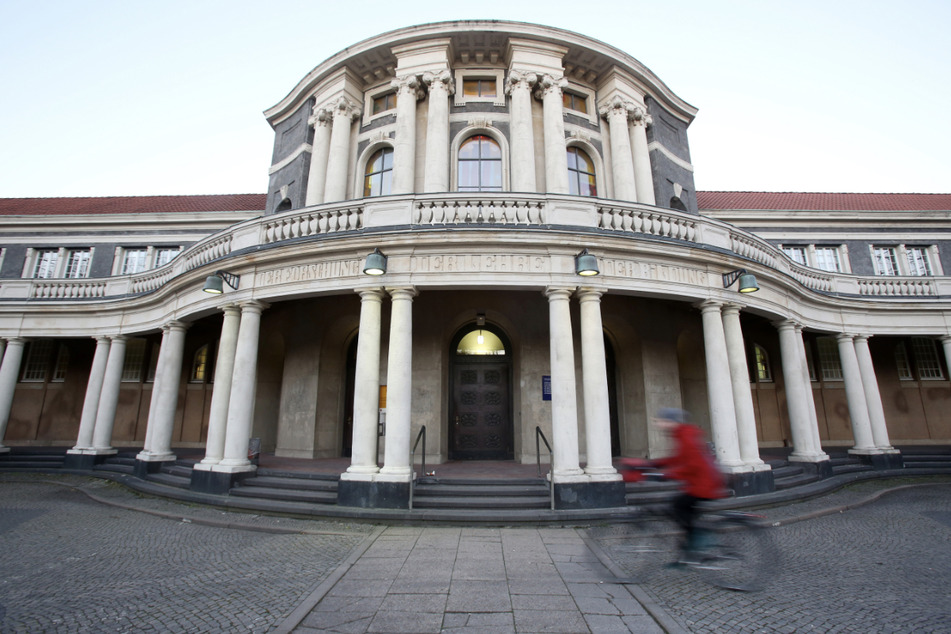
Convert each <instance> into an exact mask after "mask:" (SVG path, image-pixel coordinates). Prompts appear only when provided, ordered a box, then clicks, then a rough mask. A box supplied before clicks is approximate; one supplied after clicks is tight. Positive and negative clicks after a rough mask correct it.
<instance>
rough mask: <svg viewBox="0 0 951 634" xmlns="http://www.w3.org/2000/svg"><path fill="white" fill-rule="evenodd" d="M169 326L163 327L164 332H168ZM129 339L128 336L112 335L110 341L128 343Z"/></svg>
mask: <svg viewBox="0 0 951 634" xmlns="http://www.w3.org/2000/svg"><path fill="white" fill-rule="evenodd" d="M167 329H168V326H163V327H162V330H167ZM128 340H129V338H128V337H127V336H126V335H111V336H110V337H109V341H128Z"/></svg>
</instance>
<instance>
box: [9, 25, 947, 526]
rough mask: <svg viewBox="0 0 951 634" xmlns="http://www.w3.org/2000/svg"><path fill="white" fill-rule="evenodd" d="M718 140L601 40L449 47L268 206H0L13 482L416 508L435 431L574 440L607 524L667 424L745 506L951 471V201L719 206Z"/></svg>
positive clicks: (467, 36) (338, 58)
mask: <svg viewBox="0 0 951 634" xmlns="http://www.w3.org/2000/svg"><path fill="white" fill-rule="evenodd" d="M696 115H697V109H696V108H695V107H694V106H692V105H690V104H689V103H687V102H686V101H684V100H683V99H682V98H680V97H679V96H678V95H677V94H675V93H674V92H673V91H672V90H671V88H669V87H668V86H667V85H666V84H664V82H663V81H662V80H661V79H660V78H659V77H657V76H655V75H654V73H652V72H651V71H650V69H648V68H646V67H645V66H643V65H642V64H641V63H640V62H638V61H637V60H636V59H634V58H633V57H631V56H630V55H629V54H627V53H625V52H623V51H620V50H618V49H616V48H614V47H612V46H610V45H609V44H605V43H602V42H599V41H597V40H593V39H590V38H588V37H585V36H583V35H579V34H576V33H572V32H568V31H563V30H559V29H554V28H549V27H542V26H536V25H532V24H523V23H516V22H500V21H465V22H446V23H438V24H427V25H422V26H416V27H410V28H405V29H400V30H397V31H393V32H390V33H385V34H382V35H379V36H377V37H374V38H371V39H368V40H365V41H363V42H359V43H357V44H354V45H353V46H351V47H349V48H347V49H346V50H344V51H341V52H340V53H338V54H336V55H334V56H333V57H331V58H330V59H328V60H326V61H324V62H322V63H321V64H320V65H318V66H317V67H316V68H314V69H313V70H312V71H311V72H310V73H308V74H307V75H306V76H305V77H304V78H302V79H301V80H300V82H299V83H298V84H297V85H296V86H294V87H293V88H292V89H291V91H290V92H289V93H288V94H287V95H286V96H285V97H284V98H283V99H281V100H280V101H279V102H278V103H277V104H276V105H274V106H273V107H271V108H270V109H268V110H267V111H266V112H265V116H266V118H267V121H268V122H269V123H270V125H271V126H272V128H273V129H274V133H275V140H274V152H273V156H272V160H271V167H270V170H269V182H268V187H267V192H266V194H246V195H226V196H143V197H126V198H30V199H3V200H0V247H2V252H0V338H2V348H3V352H2V363H0V452H2V451H10V449H11V448H22V447H33V446H60V447H68V452H67V464H69V465H71V466H73V467H76V468H89V467H91V466H93V465H95V464H97V463H98V462H101V461H103V460H105V459H107V458H108V457H109V456H112V455H114V454H115V453H116V452H118V451H129V450H133V449H134V450H135V451H137V452H138V453H137V454H136V460H135V465H136V467H135V469H136V473H137V474H141V475H143V476H144V475H146V474H149V473H152V472H154V471H156V470H157V469H159V468H160V467H161V466H162V465H164V464H167V463H169V462H171V461H174V460H175V459H176V451H182V450H185V449H188V450H196V449H200V450H201V451H202V453H203V459H201V460H200V462H198V463H197V464H195V465H194V469H193V471H192V475H191V486H192V488H193V489H195V490H198V491H206V492H226V491H228V490H229V489H230V488H231V487H232V486H233V485H234V484H235V483H236V482H239V481H240V480H241V479H242V478H245V477H248V476H250V475H251V474H253V473H254V472H255V470H256V466H255V464H253V462H252V461H251V460H250V459H249V443H250V439H252V438H254V439H260V443H261V449H262V451H264V452H266V453H273V454H274V455H276V456H279V457H287V458H302V459H308V460H314V461H315V462H318V461H321V460H326V459H340V458H346V459H347V465H348V466H347V467H346V470H345V471H344V472H343V473H342V474H341V475H340V481H339V488H338V500H337V503H338V504H339V505H344V506H354V507H391V508H405V507H406V506H407V504H408V500H409V496H410V487H411V482H412V480H413V477H414V469H413V464H412V460H413V458H411V452H412V451H413V450H414V449H415V460H416V461H419V460H420V459H421V458H422V455H421V454H422V452H423V449H422V447H421V446H417V445H415V441H416V439H417V438H418V437H420V431H421V430H423V429H425V438H426V444H425V450H424V451H425V459H426V462H427V463H428V464H435V465H437V466H438V465H439V464H441V463H445V462H447V461H465V460H478V461H490V462H491V461H498V463H499V464H502V463H504V462H506V461H514V462H517V463H534V462H535V461H536V459H537V450H536V447H537V446H539V445H538V443H539V442H541V443H542V446H543V445H544V443H545V442H547V443H548V444H549V445H550V447H551V454H550V456H551V457H550V461H551V476H550V477H551V481H552V482H553V483H554V489H555V499H556V505H557V506H558V508H598V507H610V506H617V505H622V504H623V503H624V486H623V482H621V478H620V475H619V474H618V472H617V471H616V469H615V467H614V460H615V458H617V457H619V456H630V457H639V456H656V455H658V454H660V453H662V452H663V451H664V450H665V449H666V447H665V446H664V445H665V441H664V439H663V438H661V437H660V436H659V435H658V433H657V432H656V431H655V430H654V429H653V428H652V426H651V424H650V420H651V416H652V414H653V412H655V411H656V410H657V409H658V408H660V407H683V408H685V409H687V410H689V411H690V412H692V413H693V415H694V417H695V420H696V421H697V422H698V423H699V424H700V425H701V426H703V427H704V428H705V429H706V430H707V433H708V435H709V437H710V439H711V440H712V441H713V442H714V444H715V451H716V455H717V458H718V461H719V463H720V465H721V467H722V468H723V470H724V471H726V472H727V473H728V474H730V477H731V481H732V483H733V486H734V489H735V490H736V491H737V493H738V494H743V493H755V492H761V491H768V490H770V488H771V487H772V486H773V476H772V473H771V469H770V466H769V464H768V463H767V461H765V460H763V457H762V453H763V451H764V450H782V449H785V451H786V453H787V454H788V459H789V460H790V461H792V462H794V463H798V464H800V465H802V466H804V467H805V468H806V469H808V470H811V471H813V472H816V473H819V474H823V473H827V472H828V470H829V455H828V453H827V450H828V449H829V448H841V450H842V451H848V453H850V454H851V455H852V456H854V457H858V458H860V459H861V460H863V461H864V462H866V463H868V464H870V465H873V466H875V467H877V468H892V467H895V466H901V464H902V460H903V457H902V452H901V451H900V450H899V449H896V447H900V446H914V445H947V444H949V443H951V407H949V405H951V375H949V370H948V359H949V355H951V278H949V277H948V276H946V275H945V270H944V269H945V267H951V215H949V214H951V194H848V193H825V194H809V193H757V192H698V191H696V189H695V186H694V169H695V166H694V165H693V163H692V162H691V158H690V152H689V144H688V129H689V126H690V124H691V122H692V121H693V119H694V117H695V116H696ZM697 168H698V169H703V166H702V165H701V166H697ZM262 180H263V175H262ZM206 291H214V292H206ZM542 457H543V459H544V460H546V461H547V460H548V459H549V453H548V451H547V450H543V456H542Z"/></svg>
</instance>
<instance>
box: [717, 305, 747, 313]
mask: <svg viewBox="0 0 951 634" xmlns="http://www.w3.org/2000/svg"><path fill="white" fill-rule="evenodd" d="M744 308H746V306H745V305H744V304H733V303H727V304H723V308H722V309H721V312H722V313H723V314H724V315H733V314H737V315H738V314H739V313H740V312H741V311H742V310H743V309H744Z"/></svg>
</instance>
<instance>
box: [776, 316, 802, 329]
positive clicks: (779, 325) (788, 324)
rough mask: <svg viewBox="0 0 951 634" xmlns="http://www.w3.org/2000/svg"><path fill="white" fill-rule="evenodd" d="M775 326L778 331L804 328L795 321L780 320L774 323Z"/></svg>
mask: <svg viewBox="0 0 951 634" xmlns="http://www.w3.org/2000/svg"><path fill="white" fill-rule="evenodd" d="M773 326H775V327H776V330H780V331H781V330H795V329H796V328H800V329H801V328H802V326H801V325H800V324H799V322H797V321H795V320H793V319H778V320H776V321H774V322H773Z"/></svg>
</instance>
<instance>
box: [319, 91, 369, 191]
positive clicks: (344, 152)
mask: <svg viewBox="0 0 951 634" xmlns="http://www.w3.org/2000/svg"><path fill="white" fill-rule="evenodd" d="M362 112H363V110H362V109H361V108H360V107H359V106H357V105H356V104H354V103H353V102H351V101H350V100H349V99H347V98H346V97H340V98H339V99H337V102H336V103H335V104H334V106H333V128H332V129H331V131H330V152H329V156H328V157H327V181H326V185H325V187H324V202H326V203H333V202H337V201H340V200H346V198H347V173H348V170H349V168H350V126H351V124H352V123H353V120H354V119H356V118H357V117H359V116H360V115H361V114H362Z"/></svg>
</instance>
